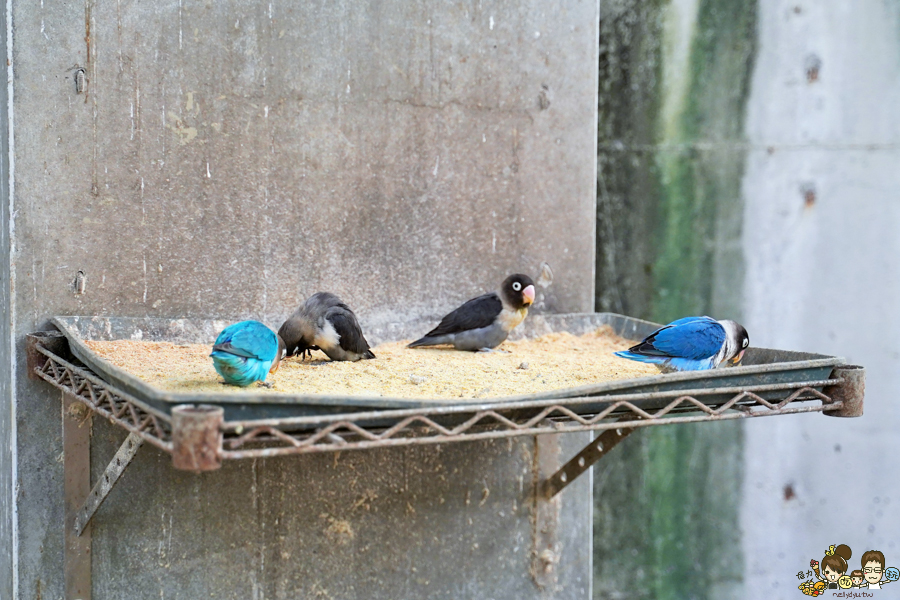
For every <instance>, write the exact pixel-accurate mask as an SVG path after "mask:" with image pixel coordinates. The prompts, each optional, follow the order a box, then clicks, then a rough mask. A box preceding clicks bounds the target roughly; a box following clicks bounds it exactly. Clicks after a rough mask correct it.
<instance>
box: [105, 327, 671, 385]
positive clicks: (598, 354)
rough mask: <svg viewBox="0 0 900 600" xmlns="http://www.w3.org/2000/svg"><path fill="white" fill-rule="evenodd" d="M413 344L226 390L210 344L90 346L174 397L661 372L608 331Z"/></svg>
mask: <svg viewBox="0 0 900 600" xmlns="http://www.w3.org/2000/svg"><path fill="white" fill-rule="evenodd" d="M407 343H409V341H408V340H407V341H402V342H390V343H386V344H381V345H380V346H377V347H375V348H373V349H372V351H373V352H374V353H375V356H376V357H377V358H375V359H373V360H363V361H359V362H355V363H351V362H332V361H329V360H328V358H327V357H326V356H325V355H324V354H322V353H321V352H314V353H313V359H312V360H309V359H307V360H306V361H303V360H301V359H300V358H299V357H291V358H288V359H286V360H285V361H282V363H281V367H280V368H279V370H278V372H277V373H275V374H270V375H269V376H268V379H267V381H268V382H270V383H272V384H274V386H273V387H272V388H264V387H261V386H258V385H256V384H254V385H252V386H250V387H249V388H238V387H234V386H226V385H221V384H220V383H219V382H220V381H221V378H220V377H219V375H218V374H217V373H216V371H215V369H213V365H212V359H210V358H209V353H210V346H208V345H205V344H172V343H169V342H143V341H131V340H118V341H112V342H87V344H88V346H90V348H91V349H92V350H93V351H94V352H96V353H97V354H99V355H100V356H102V357H103V358H105V359H106V360H108V361H110V362H111V363H113V364H114V365H116V366H117V367H120V368H122V369H124V370H125V371H128V372H129V373H131V374H133V375H136V376H137V377H140V378H141V379H143V380H144V381H146V382H147V383H149V384H151V385H153V386H155V387H157V388H160V389H163V390H167V391H172V392H192V393H193V392H213V393H222V392H234V393H241V392H242V391H246V390H251V391H253V392H260V391H262V392H266V391H271V392H276V393H282V394H323V395H335V396H369V397H377V396H383V397H386V398H419V399H447V398H457V399H459V398H462V399H483V398H496V397H500V396H513V395H519V394H530V393H534V392H544V391H549V390H558V389H564V388H570V387H576V386H582V385H588V384H592V383H600V382H604V381H610V380H614V379H629V378H633V377H643V376H646V375H655V374H657V373H658V372H659V371H657V369H656V367H654V366H652V365H646V364H643V363H638V362H633V361H630V360H625V359H622V358H618V357H616V356H614V355H613V352H614V351H616V350H623V349H625V348H628V347H629V346H630V345H632V344H633V342H631V341H629V340H625V339H623V338H621V337H618V336H616V335H615V334H614V333H613V332H612V330H611V329H610V328H609V327H601V328H600V329H598V330H596V331H594V332H591V333H588V334H585V335H582V336H575V335H572V334H570V333H551V334H548V335H545V336H542V337H540V338H537V339H533V340H521V341H515V342H505V343H503V344H502V345H501V346H500V348H499V350H501V351H494V352H490V353H482V352H459V351H456V350H452V349H438V348H427V349H426V348H416V349H409V348H406V344H407Z"/></svg>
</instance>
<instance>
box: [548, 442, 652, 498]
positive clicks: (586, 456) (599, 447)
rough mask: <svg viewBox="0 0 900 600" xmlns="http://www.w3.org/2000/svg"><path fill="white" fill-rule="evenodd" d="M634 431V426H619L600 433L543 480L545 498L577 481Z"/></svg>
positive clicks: (551, 496)
mask: <svg viewBox="0 0 900 600" xmlns="http://www.w3.org/2000/svg"><path fill="white" fill-rule="evenodd" d="M632 431H634V428H632V427H619V428H617V429H607V430H606V431H604V432H603V433H601V434H600V435H598V436H597V437H596V438H595V439H594V441H592V442H591V443H590V444H588V445H587V446H585V447H584V448H583V449H582V450H581V452H579V453H578V454H576V455H575V457H574V458H573V459H572V460H570V461H569V462H567V463H566V464H565V465H563V467H562V468H561V469H559V470H558V471H557V472H556V473H554V474H553V475H552V476H551V477H549V478H548V479H547V480H546V481H544V482H543V485H542V486H541V492H542V493H543V496H544V497H545V498H553V497H554V496H555V495H557V494H558V493H560V492H561V491H562V490H563V488H565V487H566V486H567V485H569V484H570V483H572V482H573V481H575V479H576V478H577V477H578V476H579V475H581V474H582V473H584V472H585V471H587V470H588V469H590V468H591V467H592V466H593V465H594V463H595V462H597V461H598V460H600V459H601V458H603V457H604V456H605V455H606V453H607V452H609V451H610V450H612V449H613V448H615V447H616V445H617V444H618V443H619V442H621V441H622V440H624V439H625V438H626V437H628V434H630V433H631V432H632Z"/></svg>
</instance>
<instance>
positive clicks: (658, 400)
mask: <svg viewBox="0 0 900 600" xmlns="http://www.w3.org/2000/svg"><path fill="white" fill-rule="evenodd" d="M760 352H761V354H760V355H759V356H758V357H757V358H759V359H760V360H761V364H762V366H750V367H746V368H744V371H743V373H744V375H740V376H732V375H730V374H725V375H724V376H722V374H713V376H712V377H709V378H706V379H705V380H698V379H697V378H696V377H694V378H691V377H687V378H683V382H682V384H683V385H693V386H695V387H692V388H690V389H667V387H666V386H665V385H660V386H655V385H653V384H641V385H638V386H635V385H633V384H625V385H623V386H622V387H621V388H609V387H605V388H603V389H600V388H595V389H592V390H591V389H587V388H585V392H586V393H584V394H582V395H577V394H574V395H570V396H566V395H564V394H562V393H561V394H560V395H558V396H554V395H553V394H544V395H540V394H538V395H532V396H530V397H527V399H515V400H496V401H491V402H482V403H470V402H467V403H464V404H455V405H441V404H438V405H434V404H419V405H413V406H410V407H409V408H388V409H385V408H379V409H375V410H363V407H360V406H353V407H352V408H353V409H355V412H354V411H353V410H348V411H346V412H343V413H340V414H304V415H300V416H286V417H285V416H281V417H275V418H251V419H243V420H241V419H233V418H232V419H228V420H226V419H225V415H226V412H225V408H223V407H222V406H214V405H201V404H173V405H172V406H171V408H170V410H169V411H166V410H161V409H160V408H158V407H157V406H154V405H152V404H151V403H149V402H147V401H145V400H144V399H141V398H138V397H136V396H135V395H134V394H131V393H129V392H128V391H126V390H123V389H122V388H121V386H119V385H117V384H116V383H112V382H110V381H108V380H107V379H105V378H104V377H101V376H100V375H98V374H97V373H95V372H94V371H92V370H91V369H90V368H89V367H87V366H86V365H85V364H83V363H82V362H81V361H79V359H78V358H77V357H76V356H75V355H73V353H72V352H71V351H70V348H69V340H68V339H67V337H66V336H64V335H63V334H61V333H59V332H56V331H50V332H39V333H35V334H32V335H29V336H28V337H27V342H26V353H27V357H28V361H27V362H28V374H29V376H30V377H32V378H34V379H40V380H43V381H45V382H47V383H49V384H50V385H52V386H54V387H55V388H57V389H59V390H60V391H61V392H62V398H63V402H64V405H65V406H66V411H64V414H65V415H66V416H65V417H64V436H63V437H64V450H65V469H66V472H67V479H66V480H67V492H66V496H67V506H69V508H70V511H69V516H68V517H67V527H68V528H71V533H70V531H69V529H67V534H66V535H67V536H68V538H69V539H71V543H72V547H73V548H75V547H77V544H78V543H79V542H78V538H79V536H83V535H84V533H85V532H87V535H88V537H89V532H90V521H91V519H92V517H93V516H94V514H95V513H96V511H97V510H98V509H99V508H100V505H101V504H102V502H103V500H104V499H105V498H106V497H107V495H108V494H109V493H110V491H111V490H112V488H113V486H114V485H115V483H116V481H118V479H119V477H121V475H122V473H123V472H124V470H125V469H126V468H127V467H128V465H129V463H130V462H131V460H132V459H133V458H134V456H135V455H136V453H137V452H138V450H139V449H140V447H141V445H142V444H143V443H145V442H146V443H149V444H151V445H153V446H155V447H156V448H158V449H160V450H162V451H164V452H166V453H168V454H171V455H172V460H173V466H174V467H175V468H177V469H185V470H192V471H207V470H213V469H217V468H219V467H220V466H221V463H222V461H224V460H240V459H248V458H267V457H274V456H287V455H298V454H306V453H312V452H340V451H345V450H366V449H374V448H386V447H395V446H412V445H421V444H442V443H453V442H465V441H470V440H484V439H497V438H508V437H514V436H535V439H537V440H540V439H542V438H546V437H547V436H548V435H550V436H551V437H553V436H554V434H561V433H569V432H577V431H598V432H600V435H599V436H597V437H596V438H595V439H594V440H593V441H592V442H591V443H590V444H589V445H587V446H586V447H585V448H584V449H583V450H582V451H581V452H579V453H578V454H577V455H576V456H575V457H573V458H572V459H571V460H570V461H569V462H568V463H566V464H565V465H564V466H562V467H561V468H558V469H556V470H555V472H553V470H550V471H548V472H546V473H545V475H546V478H545V479H543V481H542V482H541V484H540V488H539V489H540V495H541V497H542V498H544V500H547V501H550V500H551V499H552V498H553V497H554V496H555V495H557V494H558V493H559V492H560V491H562V489H564V488H565V487H566V486H567V485H569V484H570V483H571V482H572V481H574V480H575V479H576V478H577V477H578V476H579V475H581V474H582V473H583V472H584V471H586V470H587V469H589V468H590V467H591V465H593V464H594V463H595V462H596V461H597V460H599V459H600V458H601V457H602V456H604V455H605V454H606V453H607V452H609V451H610V450H611V449H612V448H613V447H614V446H615V445H616V444H618V443H619V442H620V441H621V440H622V439H624V438H625V437H626V436H627V435H629V434H630V433H632V432H633V431H636V430H637V429H640V428H643V427H654V426H659V425H673V424H679V423H700V422H712V421H725V420H733V419H747V418H754V417H766V416H779V415H791V414H799V413H810V412H824V413H825V414H827V415H829V416H839V417H853V416H859V415H861V414H862V406H863V396H864V377H865V370H864V369H863V368H862V367H857V366H852V365H844V364H842V363H843V361H841V360H840V359H834V358H833V357H822V356H821V355H809V356H810V357H812V358H811V359H809V360H806V361H805V363H804V362H803V361H802V360H801V361H798V362H796V363H795V364H797V365H800V367H798V370H796V371H795V372H796V373H799V374H800V375H798V376H795V377H794V378H793V380H791V378H790V377H787V378H786V377H785V376H784V372H785V371H784V369H783V365H782V366H778V365H771V364H767V363H772V362H774V361H776V360H778V359H777V358H774V356H775V355H774V354H773V355H771V356H769V355H765V353H766V352H769V353H773V352H774V353H778V351H766V350H762V351H760ZM787 354H792V353H787ZM793 354H796V353H793ZM801 356H802V355H801ZM734 371H739V369H734ZM773 372H774V373H775V376H774V377H773V376H771V373H773ZM678 375H681V374H678ZM678 375H676V376H674V377H673V376H661V377H660V378H659V379H660V380H661V381H666V382H668V383H669V384H670V385H671V382H673V381H674V382H676V383H677V382H679V381H682V379H680V378H679V377H678ZM815 375H817V376H815ZM748 377H749V378H750V379H749V380H748V379H747V378H748ZM666 378H668V379H666ZM754 378H755V379H754ZM648 379H654V378H648ZM786 379H787V380H786ZM698 381H700V383H701V384H702V385H699V386H698ZM748 381H755V383H753V384H752V385H747V382H748ZM685 382H686V383H685ZM717 383H718V384H719V385H716V384H717ZM729 384H730V385H729ZM703 385H705V386H706V387H703ZM653 390H657V391H653ZM569 391H571V390H569ZM79 407H86V408H87V409H88V411H90V412H89V413H87V415H84V413H86V412H87V411H85V410H84V408H81V409H80V411H81V413H79V412H78V411H76V410H74V409H77V408H79ZM92 413H97V414H98V415H101V416H103V417H105V418H106V419H107V420H109V421H110V422H112V423H113V424H115V425H117V426H119V427H121V428H123V429H124V430H126V431H128V432H129V436H128V438H127V439H126V440H125V442H124V443H123V444H122V447H121V448H120V449H119V451H118V452H117V453H116V456H115V457H114V458H113V460H112V461H111V462H110V463H109V465H108V466H107V468H106V471H105V472H104V473H103V475H102V476H101V477H100V479H99V480H98V481H97V482H96V484H95V485H94V487H93V489H90V481H89V473H88V471H87V470H86V467H85V465H84V464H83V463H86V462H87V461H86V459H85V456H87V455H88V453H89V446H90V440H89V438H85V437H84V435H85V434H84V433H83V432H80V431H79V428H78V427H73V426H72V425H71V422H72V421H73V420H74V419H76V418H86V416H89V415H90V414H92ZM236 414H239V413H236ZM70 463H71V464H70ZM70 473H71V474H72V477H71V479H72V480H73V482H74V483H72V485H71V488H70V487H69V480H70V477H69V474H70ZM85 477H88V481H87V482H84V481H82V480H83V479H84V478H85ZM76 480H77V481H76ZM76 484H77V485H76ZM70 489H71V490H77V492H76V491H72V492H71V493H70ZM89 489H90V491H89V492H88V490H89ZM67 556H68V555H67Z"/></svg>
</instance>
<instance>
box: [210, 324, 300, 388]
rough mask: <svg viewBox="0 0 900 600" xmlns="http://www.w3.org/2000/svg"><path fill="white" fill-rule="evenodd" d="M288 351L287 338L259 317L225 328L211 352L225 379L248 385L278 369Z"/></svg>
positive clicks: (217, 369) (231, 382)
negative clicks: (286, 346) (282, 336)
mask: <svg viewBox="0 0 900 600" xmlns="http://www.w3.org/2000/svg"><path fill="white" fill-rule="evenodd" d="M284 354H285V346H284V342H283V341H282V340H281V337H280V336H278V335H277V334H276V333H275V332H274V331H272V330H271V329H269V328H268V327H266V326H265V325H263V324H262V323H260V322H259V321H241V322H240V323H235V324H234V325H229V326H228V327H226V328H225V329H223V330H222V333H220V334H219V337H217V338H216V343H215V344H214V345H213V348H212V353H211V354H210V356H211V357H212V359H213V366H214V367H215V368H216V371H217V372H218V373H219V375H221V376H222V378H223V379H224V380H225V383H228V384H231V385H239V386H241V387H246V386H248V385H250V384H251V383H253V382H254V381H259V382H261V383H263V384H264V385H266V386H267V387H271V384H267V383H266V376H267V375H268V374H269V373H274V372H275V371H277V370H278V365H279V363H280V362H281V359H282V358H283V357H284Z"/></svg>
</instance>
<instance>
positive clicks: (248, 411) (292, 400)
mask: <svg viewBox="0 0 900 600" xmlns="http://www.w3.org/2000/svg"><path fill="white" fill-rule="evenodd" d="M52 322H53V324H54V325H56V326H57V327H58V328H59V330H60V331H61V332H62V333H63V334H64V335H65V337H66V339H67V340H68V345H69V350H70V351H71V353H72V355H73V356H74V357H75V358H76V359H78V361H79V362H80V363H82V364H83V365H84V366H85V367H87V368H88V369H89V370H90V371H92V372H93V373H95V374H96V375H97V376H99V377H100V378H101V379H103V380H104V381H106V382H107V383H109V384H111V385H113V386H115V387H116V388H117V389H119V390H121V391H123V392H126V393H128V394H130V395H131V396H133V397H134V398H136V399H137V400H138V401H139V402H140V403H141V404H143V405H146V406H147V407H150V408H153V409H155V410H157V411H160V412H162V413H165V414H171V411H172V407H173V406H177V405H181V404H204V405H212V406H220V407H222V408H223V409H224V419H225V421H252V420H258V419H267V420H268V419H287V418H292V417H309V416H321V415H334V414H343V413H354V412H362V411H365V412H373V411H391V410H396V409H420V408H435V407H438V406H456V405H460V404H462V403H460V402H459V401H457V400H454V399H422V400H416V399H409V398H386V397H381V396H372V397H363V396H327V395H304V394H279V393H264V392H261V391H258V390H256V389H253V388H249V389H247V390H246V391H244V392H242V393H240V394H235V393H233V392H231V391H229V392H222V393H180V392H171V391H165V390H161V389H159V388H156V387H154V386H152V385H150V384H148V383H147V382H145V381H143V380H141V379H139V378H138V377H136V376H134V375H132V374H130V373H128V372H126V371H124V370H123V369H121V368H119V367H116V366H114V365H113V364H111V363H110V362H108V361H107V360H105V359H103V358H102V357H100V356H99V355H98V354H97V353H95V352H94V351H92V350H91V349H90V348H89V347H88V346H87V344H85V341H100V340H102V341H109V340H142V341H154V342H171V343H176V344H185V343H204V344H210V345H212V342H213V340H214V339H215V338H216V335H217V334H218V333H219V332H220V331H221V330H222V329H224V328H225V327H226V326H227V325H228V324H229V323H228V322H225V321H213V320H202V319H193V320H187V319H152V318H139V319H134V318H110V317H55V318H54V319H53V320H52ZM603 325H609V326H610V327H611V328H612V329H613V330H614V331H615V333H616V334H617V335H620V336H622V337H624V338H626V339H634V340H639V339H642V338H643V337H645V336H646V335H649V334H650V333H651V332H653V331H654V330H655V329H656V328H657V327H658V325H656V324H654V323H649V322H647V321H641V320H639V319H633V318H630V317H624V316H621V315H616V314H611V313H594V314H567V315H547V316H537V317H534V316H533V317H532V318H531V319H529V320H527V321H526V322H525V324H523V326H522V327H520V330H521V331H517V332H516V333H517V334H518V336H520V337H536V336H539V335H543V334H546V333H553V332H562V331H565V332H569V333H573V334H575V335H580V334H584V333H587V332H590V331H593V330H595V329H597V328H598V327H601V326H603ZM843 363H844V361H843V360H842V359H840V358H835V357H832V356H825V355H821V354H809V353H803V352H790V351H784V350H768V349H764V348H752V347H751V348H750V349H749V350H748V351H747V353H746V355H745V357H744V360H743V363H742V366H740V367H731V368H727V369H725V368H723V369H716V370H712V371H696V372H690V373H671V374H665V375H655V376H650V377H640V378H633V379H624V380H616V381H610V382H605V383H601V384H595V385H587V386H580V387H572V388H565V389H558V390H552V391H548V392H539V393H533V394H525V395H518V396H508V397H503V398H496V399H491V400H490V402H491V403H495V402H509V403H522V402H530V401H542V400H548V399H563V398H584V397H596V398H603V397H606V396H610V395H616V396H620V395H623V394H625V395H629V396H633V398H632V404H634V405H635V406H637V407H639V408H642V409H644V410H650V409H658V408H661V407H663V406H665V405H666V404H667V403H668V402H667V400H666V395H665V393H666V392H683V391H695V392H698V393H702V394H703V396H704V403H706V404H710V405H715V404H716V403H721V402H725V401H727V400H728V399H729V398H730V397H731V396H732V395H733V391H740V390H751V391H754V392H756V393H758V394H759V395H760V396H761V397H763V398H774V397H777V396H778V395H779V394H780V393H781V391H782V390H783V389H785V388H787V387H793V386H796V384H798V383H804V384H805V385H807V386H809V387H814V388H817V389H819V390H821V388H822V386H823V385H825V383H826V381H825V380H827V379H828V378H829V376H830V374H831V371H832V369H834V367H836V366H838V365H841V364H843ZM465 405H471V400H467V401H466V402H465ZM608 405H609V401H603V402H594V403H581V404H578V405H577V409H575V412H577V413H579V414H593V413H597V412H599V411H601V410H603V408H605V407H606V406H608ZM378 421H380V423H373V424H381V425H385V424H390V423H389V420H385V419H378ZM300 424H302V422H297V423H296V425H300Z"/></svg>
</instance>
